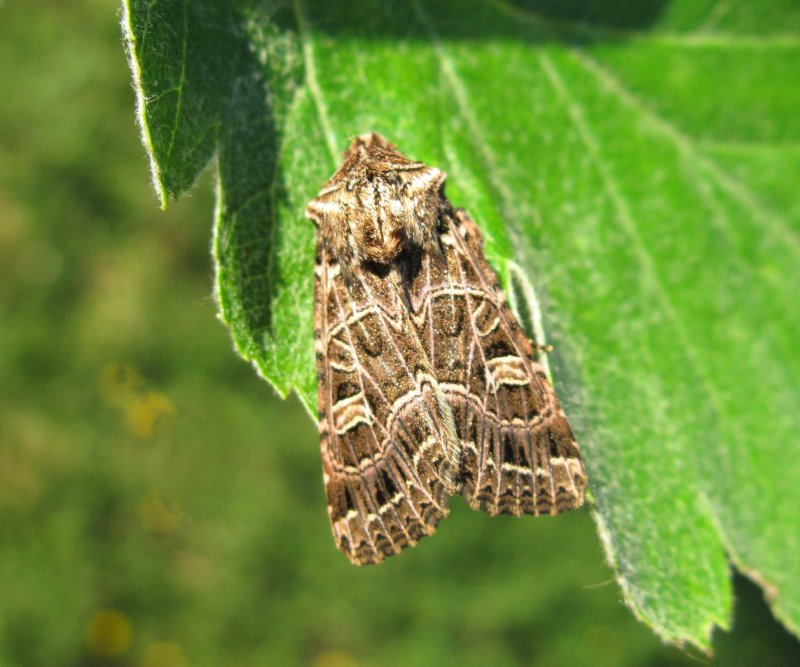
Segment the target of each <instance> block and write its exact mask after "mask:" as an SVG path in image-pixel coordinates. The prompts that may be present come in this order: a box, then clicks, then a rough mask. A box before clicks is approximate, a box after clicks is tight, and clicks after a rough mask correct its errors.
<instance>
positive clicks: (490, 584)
mask: <svg viewBox="0 0 800 667" xmlns="http://www.w3.org/2000/svg"><path fill="white" fill-rule="evenodd" d="M0 80H2V81H3V82H4V90H5V91H6V93H8V91H13V92H14V94H13V95H9V94H4V96H3V99H2V102H0V387H1V388H2V391H0V665H3V666H4V667H5V666H6V665H8V666H9V667H17V666H24V667H27V666H35V667H45V666H47V667H50V666H53V667H55V666H58V667H61V666H63V665H87V666H88V665H119V666H125V667H128V666H130V667H183V666H188V665H198V666H208V667H218V666H219V665H273V664H280V665H315V666H316V667H337V666H338V667H349V666H352V665H370V666H371V665H398V666H399V665H404V666H405V665H431V666H432V665H445V666H447V665H454V666H455V665H458V666H461V665H486V664H503V665H531V664H541V665H560V664H569V665H578V666H580V665H592V666H597V665H599V666H606V665H607V666H617V665H623V666H624V665H630V666H637V667H638V666H640V665H682V666H683V665H686V666H691V665H696V664H697V663H696V661H695V660H694V659H691V658H689V657H687V656H685V655H684V654H682V653H681V652H679V651H678V650H677V649H674V648H670V647H666V646H663V645H661V644H660V643H659V642H658V641H657V640H656V639H655V637H654V636H653V635H652V634H651V633H650V632H649V631H648V630H646V629H645V628H644V627H643V626H641V625H640V624H638V623H637V622H636V621H635V620H633V618H632V616H631V615H630V613H629V612H628V611H627V610H626V609H625V608H624V606H623V605H622V603H621V601H620V600H619V592H618V589H617V588H616V586H615V584H613V583H612V574H611V572H610V570H609V569H608V568H607V567H606V566H605V565H603V561H602V554H601V553H600V549H599V546H598V544H597V540H596V535H595V531H594V528H593V526H592V523H591V521H590V518H589V516H588V514H587V513H585V512H580V513H576V514H574V515H572V516H564V517H562V518H559V519H558V521H548V520H538V521H533V520H532V521H514V520H510V519H509V520H503V519H489V518H488V517H485V516H482V515H479V514H477V513H474V512H470V511H468V510H466V509H465V508H464V507H463V506H462V505H461V504H458V503H457V504H456V507H454V511H453V514H452V516H451V517H450V518H449V519H448V520H447V521H446V522H445V523H444V524H442V526H441V528H440V533H441V534H440V536H439V537H438V538H437V539H435V540H427V541H426V543H423V544H421V545H420V546H419V547H417V548H415V549H413V550H412V551H410V552H408V553H407V554H404V555H403V556H402V557H398V558H396V559H392V560H391V561H390V562H388V563H386V564H385V565H383V566H381V567H380V568H373V569H356V568H353V567H352V566H350V565H349V563H347V562H346V560H345V559H344V558H343V557H342V556H341V555H340V554H339V553H338V552H337V551H336V550H335V548H334V547H333V543H332V540H331V538H330V534H329V528H328V525H327V517H326V514H325V509H324V497H323V492H322V483H321V479H320V477H321V473H320V462H319V454H318V451H317V435H316V431H315V429H314V428H313V426H312V425H311V423H310V421H309V420H308V418H307V416H306V414H305V411H304V410H303V409H302V408H301V407H300V405H299V403H298V402H296V401H290V402H280V401H278V400H277V399H275V398H274V397H273V396H272V394H271V391H270V390H269V389H268V388H267V387H266V385H265V384H264V383H263V382H261V381H259V380H258V379H256V378H255V377H254V374H253V373H252V370H251V369H250V368H249V367H248V366H247V365H245V364H243V363H242V362H241V361H239V360H237V358H236V357H235V355H234V354H233V353H232V351H231V349H230V342H229V336H228V334H227V332H226V331H225V330H224V329H223V327H222V326H220V324H219V323H218V322H217V321H216V320H215V312H216V310H215V305H214V303H213V301H212V299H211V298H210V296H209V294H210V291H211V281H212V278H211V266H210V259H209V253H208V245H209V244H208V231H209V224H208V221H209V220H210V215H211V208H212V201H211V196H210V193H209V187H208V183H203V184H201V185H200V186H199V187H198V188H197V189H196V190H195V191H194V193H193V194H194V196H191V197H189V198H187V199H185V200H184V201H182V202H180V203H178V204H175V205H173V206H171V208H170V211H169V213H168V214H163V213H160V212H159V211H158V210H157V208H156V206H154V198H153V193H152V191H150V190H149V189H148V188H147V186H146V172H147V161H146V158H145V156H144V154H143V151H142V149H141V145H140V144H139V142H138V137H137V131H136V129H135V125H134V119H133V116H132V113H131V108H132V102H133V94H132V91H131V89H130V84H129V77H128V71H127V67H126V64H125V62H124V58H123V56H122V52H121V48H120V38H119V28H118V24H117V17H116V15H115V11H114V7H113V5H112V4H111V3H109V2H107V1H103V0H75V1H73V2H70V3H64V2H56V1H55V0H51V1H50V2H45V1H44V0H43V1H41V2H37V3H28V2H6V3H4V4H2V5H0ZM739 591H740V594H741V595H740V599H739V605H738V608H737V616H736V619H735V623H734V633H733V634H731V635H725V634H720V635H719V637H718V638H717V641H716V642H715V645H716V648H717V652H718V655H719V663H720V664H730V665H764V664H772V665H781V664H786V665H792V664H797V662H798V660H800V651H798V647H797V644H796V643H795V641H794V640H793V639H792V638H790V637H789V636H788V635H787V634H786V633H785V632H784V631H783V630H782V629H781V628H780V627H779V626H777V625H776V624H775V623H774V621H773V620H772V619H771V617H770V615H769V613H768V611H767V610H766V607H765V606H764V604H763V602H762V601H761V595H760V592H759V591H757V590H756V589H754V588H753V587H751V586H747V585H742V586H740V587H739Z"/></svg>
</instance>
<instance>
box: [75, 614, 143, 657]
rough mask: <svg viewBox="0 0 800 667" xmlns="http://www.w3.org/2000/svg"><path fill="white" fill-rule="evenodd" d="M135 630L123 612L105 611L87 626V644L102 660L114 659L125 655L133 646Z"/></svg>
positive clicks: (92, 619) (93, 618)
mask: <svg viewBox="0 0 800 667" xmlns="http://www.w3.org/2000/svg"><path fill="white" fill-rule="evenodd" d="M132 638H133V628H132V627H131V623H130V621H129V620H128V617H127V616H125V614H123V613H122V612H121V611H117V610H116V609H103V610H102V611H98V612H97V613H96V614H95V615H94V616H92V617H91V618H90V619H89V621H88V623H87V624H86V643H87V645H88V646H89V650H90V651H91V652H92V653H93V654H94V655H96V656H99V657H101V658H113V657H116V656H119V655H122V654H123V653H125V651H127V650H128V647H129V646H130V645H131V639H132Z"/></svg>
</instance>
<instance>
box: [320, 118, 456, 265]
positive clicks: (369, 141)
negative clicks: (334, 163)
mask: <svg viewBox="0 0 800 667" xmlns="http://www.w3.org/2000/svg"><path fill="white" fill-rule="evenodd" d="M344 157H345V159H344V162H343V164H342V166H341V167H339V169H338V170H337V172H336V173H335V174H334V175H333V177H332V178H331V179H330V180H329V181H328V182H327V183H326V184H325V186H324V187H323V188H322V191H321V192H320V193H319V195H318V196H317V198H316V199H314V200H313V201H312V202H311V203H310V204H309V205H308V208H307V209H306V214H307V215H308V217H309V218H311V219H312V220H313V221H314V223H315V224H316V225H317V228H318V230H319V235H320V241H321V242H322V243H324V244H326V246H327V247H328V248H329V249H330V250H331V251H332V252H333V253H334V254H335V255H336V257H337V259H338V260H339V262H340V263H341V264H342V265H343V266H345V267H347V266H350V265H351V264H353V263H363V262H368V263H374V264H381V265H386V264H390V263H391V262H393V261H395V260H396V259H397V258H398V257H399V256H400V255H401V254H402V253H403V252H404V251H406V250H412V249H417V248H421V249H424V250H428V251H433V250H435V248H436V238H437V237H436V230H437V226H438V224H439V216H440V213H441V206H442V201H443V199H442V189H443V187H444V182H445V178H446V175H445V174H444V172H442V171H439V170H438V169H436V168H434V167H428V166H426V165H425V164H423V163H422V162H415V161H413V160H409V159H408V158H407V157H405V156H404V155H403V154H402V153H400V152H398V151H397V150H395V147H394V144H390V143H389V142H388V141H386V139H384V138H383V137H381V136H380V135H378V134H374V133H371V134H363V135H361V136H360V137H358V138H356V140H355V141H354V142H353V144H352V145H351V146H350V148H349V149H348V150H347V151H346V152H345V154H344Z"/></svg>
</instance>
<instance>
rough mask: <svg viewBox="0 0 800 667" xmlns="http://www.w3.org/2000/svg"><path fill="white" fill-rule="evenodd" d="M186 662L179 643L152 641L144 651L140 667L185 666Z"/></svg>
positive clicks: (187, 662)
mask: <svg viewBox="0 0 800 667" xmlns="http://www.w3.org/2000/svg"><path fill="white" fill-rule="evenodd" d="M188 664H189V661H188V660H187V659H186V654H185V653H184V652H183V649H182V648H181V646H180V644H176V643H175V642H153V643H152V644H149V645H148V646H147V648H146V649H145V651H144V656H142V662H141V667H186V665H188Z"/></svg>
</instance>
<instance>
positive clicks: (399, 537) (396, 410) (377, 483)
mask: <svg viewBox="0 0 800 667" xmlns="http://www.w3.org/2000/svg"><path fill="white" fill-rule="evenodd" d="M315 301H316V310H315V315H316V319H317V336H318V338H317V340H318V343H317V348H318V349H317V366H318V375H319V405H320V432H321V436H322V458H323V469H324V476H325V486H326V491H327V495H328V502H329V514H330V519H331V525H332V528H333V532H334V538H335V541H336V544H337V546H338V547H339V548H340V549H341V550H342V551H343V552H344V553H345V554H346V555H347V556H348V558H350V560H351V561H353V562H354V563H356V564H366V563H376V562H380V561H381V560H383V559H384V558H385V557H386V556H389V555H392V554H395V553H398V552H399V551H401V550H402V549H403V548H405V547H408V546H412V545H414V544H416V542H417V541H418V540H419V539H421V538H422V537H424V536H425V535H428V534H430V533H432V532H433V531H434V530H435V526H436V524H437V523H438V521H439V520H441V519H442V518H443V517H444V516H445V515H446V513H447V511H448V510H447V506H448V498H449V496H450V495H451V494H452V493H453V492H454V490H455V487H454V482H453V479H454V476H455V473H456V467H457V460H456V458H455V456H454V454H453V452H454V447H455V437H454V430H453V426H452V417H451V415H450V413H449V408H448V407H447V404H446V403H445V401H444V399H443V397H442V396H441V393H440V391H439V389H438V387H437V384H436V381H435V379H434V377H433V374H432V372H431V369H430V365H429V363H428V360H427V357H426V356H425V354H424V351H423V350H422V348H421V346H420V344H419V341H418V339H417V337H416V332H415V330H414V327H413V326H412V325H411V323H410V320H409V317H408V312H407V308H406V306H405V304H404V302H403V299H402V295H401V294H400V290H399V289H398V286H397V281H396V280H392V279H388V278H387V276H382V275H379V274H378V273H376V272H375V271H373V270H369V269H364V270H361V271H358V272H354V273H353V274H352V275H351V277H350V280H349V281H348V282H347V283H345V280H344V279H343V277H342V276H341V273H340V271H339V267H338V265H337V264H336V262H335V260H332V258H329V257H328V255H327V254H326V251H325V249H324V248H320V250H319V252H318V263H317V279H316V284H315Z"/></svg>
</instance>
